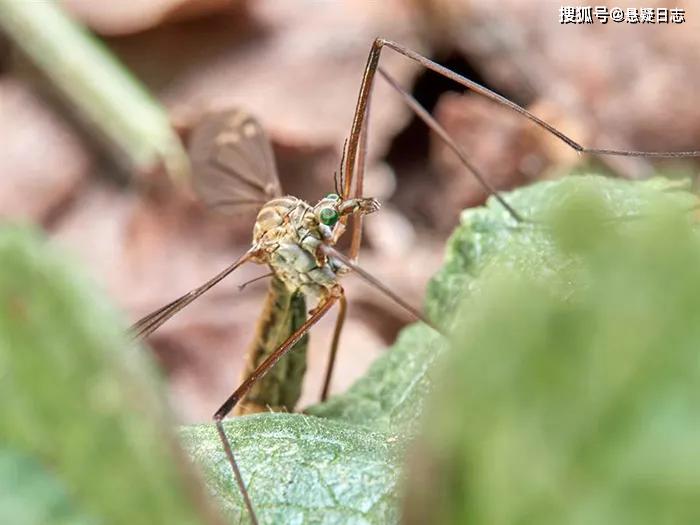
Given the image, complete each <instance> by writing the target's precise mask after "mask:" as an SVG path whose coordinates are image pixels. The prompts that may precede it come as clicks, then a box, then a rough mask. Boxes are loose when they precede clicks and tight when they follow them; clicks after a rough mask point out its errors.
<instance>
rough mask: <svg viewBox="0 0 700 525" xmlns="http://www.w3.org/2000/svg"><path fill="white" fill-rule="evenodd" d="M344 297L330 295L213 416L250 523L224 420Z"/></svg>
mask: <svg viewBox="0 0 700 525" xmlns="http://www.w3.org/2000/svg"><path fill="white" fill-rule="evenodd" d="M342 296H343V290H342V288H340V286H338V289H337V290H336V291H335V293H334V294H333V295H330V296H329V297H328V298H327V299H326V300H325V301H324V302H323V303H321V304H319V306H318V307H317V308H316V309H315V310H314V311H313V312H312V313H311V315H310V316H309V318H308V319H307V320H306V322H305V323H304V324H303V325H301V326H300V327H299V328H298V329H297V330H296V331H295V332H294V333H293V334H292V335H290V336H289V337H288V338H287V339H286V340H285V341H284V342H283V343H282V344H281V345H280V346H279V347H277V349H276V350H275V351H274V352H272V354H270V356H269V357H268V358H267V359H265V361H263V362H262V363H260V365H259V366H258V367H257V368H256V369H255V371H253V373H252V374H250V376H248V378H247V379H246V380H245V381H243V383H241V385H240V386H239V387H238V388H236V390H235V391H234V392H233V394H231V395H230V396H229V398H228V399H227V400H226V401H224V403H223V404H222V405H221V407H220V408H219V409H218V410H217V411H216V413H215V414H214V417H213V419H214V423H215V425H216V430H217V432H218V434H219V438H220V439H221V443H222V445H223V447H224V452H225V453H226V457H227V459H228V461H229V464H230V465H231V469H232V470H233V475H234V477H235V478H236V484H237V485H238V488H239V490H240V492H241V495H242V496H243V501H244V503H245V506H246V507H247V509H248V512H249V513H250V519H251V521H252V523H254V524H255V525H257V523H258V520H257V517H256V514H255V510H254V509H253V504H252V502H251V501H250V496H249V494H248V490H247V489H246V486H245V483H244V481H243V477H242V476H241V471H240V469H239V468H238V463H237V462H236V459H235V457H234V455H233V448H232V447H231V442H230V441H229V439H228V437H227V436H226V432H225V431H224V426H223V424H222V421H223V419H224V418H225V417H226V416H227V415H228V414H229V413H230V412H231V410H233V408H234V407H235V406H236V403H238V402H239V401H240V400H241V399H242V398H243V397H245V395H246V394H247V393H248V391H249V390H250V389H251V388H252V386H253V385H254V384H255V383H256V381H258V380H259V379H260V378H261V377H263V376H264V375H265V374H267V372H269V371H270V369H271V368H272V367H273V366H275V364H276V363H277V361H279V360H280V359H281V358H282V357H284V356H285V354H286V353H287V352H289V350H290V349H292V348H293V347H294V345H295V344H296V342H297V341H299V339H301V338H302V337H303V336H304V334H306V332H308V331H309V329H310V328H311V327H312V326H313V325H315V324H316V323H317V322H318V321H319V319H321V318H322V317H323V316H324V315H325V314H326V313H327V312H328V310H330V308H331V306H333V304H334V303H335V302H336V301H337V300H338V299H339V298H340V297H342Z"/></svg>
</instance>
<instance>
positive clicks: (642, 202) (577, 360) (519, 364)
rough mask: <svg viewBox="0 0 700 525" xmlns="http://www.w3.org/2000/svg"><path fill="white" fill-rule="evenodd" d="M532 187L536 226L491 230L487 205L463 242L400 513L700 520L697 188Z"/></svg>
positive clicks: (407, 516)
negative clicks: (457, 292)
mask: <svg viewBox="0 0 700 525" xmlns="http://www.w3.org/2000/svg"><path fill="white" fill-rule="evenodd" d="M528 193H529V194H530V195H533V196H536V199H539V200H541V202H543V203H546V202H547V201H549V204H546V205H545V206H544V207H543V208H541V210H542V211H545V212H546V213H544V215H543V218H544V221H543V223H541V224H540V225H538V226H537V227H535V228H533V229H531V230H530V231H528V232H517V233H509V234H503V233H495V232H496V230H498V229H499V228H500V230H501V231H504V226H506V223H505V222H504V221H503V220H502V219H501V218H499V215H500V213H499V212H498V210H495V209H492V210H479V211H474V212H466V213H465V215H464V217H463V226H462V228H461V229H460V230H459V231H458V232H457V233H456V234H455V236H454V237H453V243H452V245H451V251H450V253H451V258H452V261H451V263H452V264H453V265H454V266H461V267H467V268H470V269H472V270H473V271H472V274H471V275H470V279H471V281H469V280H468V279H467V280H466V282H467V283H468V284H471V286H470V298H469V299H468V300H467V301H466V304H464V306H463V308H462V309H461V310H460V314H459V324H458V326H459V328H458V331H457V334H456V336H455V339H454V344H453V345H452V346H453V348H452V349H451V351H450V352H448V353H447V354H446V359H445V362H444V363H442V364H441V366H440V367H439V372H438V371H436V372H435V373H436V376H437V377H439V381H437V382H436V392H435V396H434V398H433V399H432V401H431V403H430V405H429V408H428V409H427V410H426V417H425V426H424V431H423V433H422V435H421V438H420V440H419V444H418V445H417V446H416V448H415V449H414V451H413V454H411V457H412V458H414V461H413V466H412V469H411V472H410V475H409V479H410V480H411V482H410V484H409V487H410V489H409V494H408V496H407V497H406V500H405V501H406V502H405V512H404V520H403V521H404V522H405V523H445V524H449V523H474V524H479V523H488V524H495V525H498V524H506V523H508V524H511V523H538V524H547V523H551V524H555V523H556V524H559V523H568V524H599V523H616V524H627V523H629V524H632V523H634V524H635V525H638V524H643V523H650V524H651V523H653V524H659V523H669V524H671V523H697V522H698V521H700V505H699V504H698V503H697V494H699V493H700V449H699V448H698V446H697V444H698V443H699V442H700V418H698V416H697V414H696V412H697V406H698V404H699V403H700V390H698V388H697V386H698V383H699V382H700V359H699V358H698V341H700V273H699V272H698V271H697V269H698V267H700V239H699V238H698V235H697V232H696V231H695V227H694V225H693V224H692V216H691V214H690V213H688V210H689V209H690V207H692V206H694V205H696V199H695V198H694V197H693V196H692V195H690V194H688V193H685V192H683V191H678V190H677V189H676V188H673V187H669V186H666V187H664V183H662V182H660V181H652V182H651V183H647V184H631V183H623V182H617V181H607V180H596V179H578V178H571V179H567V180H566V181H562V182H560V183H551V184H548V185H537V186H535V187H532V188H529V189H526V190H524V191H523V192H518V195H519V196H520V197H522V198H526V196H527V194H528ZM514 197H517V196H514ZM530 202H534V200H530ZM532 211H536V210H532ZM538 215H539V214H538ZM499 223H500V227H499V226H498V224H499ZM486 229H490V231H491V232H493V234H492V235H487V234H484V233H482V232H483V231H484V230H486ZM533 252H536V253H533ZM475 254H476V255H475ZM543 254H544V255H543ZM477 276H478V277H477ZM450 279H451V276H450V275H449V273H448V272H443V273H442V274H441V276H440V277H439V278H438V279H437V280H436V283H435V286H436V287H437V288H436V289H435V288H434V291H436V292H437V293H439V294H443V295H444V294H445V293H448V292H447V291H446V289H447V287H448V286H451V285H452V284H453V283H454V281H452V280H450Z"/></svg>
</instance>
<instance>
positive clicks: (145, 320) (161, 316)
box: [129, 250, 255, 339]
mask: <svg viewBox="0 0 700 525" xmlns="http://www.w3.org/2000/svg"><path fill="white" fill-rule="evenodd" d="M254 256H255V252H254V251H252V250H249V251H247V252H246V253H244V254H243V255H242V256H241V257H239V258H238V259H237V260H236V261H234V262H233V263H232V264H231V265H229V266H228V267H226V268H224V269H223V270H222V271H221V272H219V273H218V274H216V275H215V276H214V277H212V278H211V279H209V280H208V281H207V282H206V283H204V284H203V285H201V286H199V287H197V288H195V289H194V290H191V291H189V292H187V293H186V294H185V295H183V296H181V297H179V298H178V299H175V300H174V301H172V302H171V303H168V304H166V305H165V306H162V307H160V308H158V309H157V310H155V311H153V312H151V313H150V314H148V315H146V316H144V317H142V318H141V319H139V320H138V321H136V322H135V323H134V324H133V325H131V328H130V329H129V331H130V332H131V333H132V334H133V336H134V338H137V339H139V338H144V337H147V336H148V335H150V334H151V333H153V332H155V331H156V330H157V329H158V328H159V327H160V326H161V325H162V324H163V323H165V322H166V321H167V320H168V319H170V318H171V317H172V316H173V315H175V314H176V313H177V312H179V311H180V310H182V309H183V308H184V307H185V306H187V305H188V304H190V303H191V302H192V301H194V300H195V299H197V298H198V297H199V296H200V295H202V294H203V293H204V292H206V291H208V290H209V289H210V288H212V287H213V286H214V285H216V284H218V283H219V282H220V281H222V280H223V279H224V278H226V277H227V276H228V275H229V274H230V273H231V272H233V271H234V270H236V269H237V268H239V267H240V266H241V265H243V263H245V262H247V261H249V260H250V259H251V258H253V257H254Z"/></svg>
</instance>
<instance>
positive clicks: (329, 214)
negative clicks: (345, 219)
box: [318, 208, 339, 226]
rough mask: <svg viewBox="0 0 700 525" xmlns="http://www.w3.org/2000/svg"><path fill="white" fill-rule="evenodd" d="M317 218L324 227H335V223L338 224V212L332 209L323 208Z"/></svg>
mask: <svg viewBox="0 0 700 525" xmlns="http://www.w3.org/2000/svg"><path fill="white" fill-rule="evenodd" d="M318 216H319V218H320V219H321V222H322V223H323V224H325V225H326V226H335V223H336V222H338V217H339V215H338V212H337V211H335V210H334V209H333V208H323V209H322V210H321V213H319V214H318Z"/></svg>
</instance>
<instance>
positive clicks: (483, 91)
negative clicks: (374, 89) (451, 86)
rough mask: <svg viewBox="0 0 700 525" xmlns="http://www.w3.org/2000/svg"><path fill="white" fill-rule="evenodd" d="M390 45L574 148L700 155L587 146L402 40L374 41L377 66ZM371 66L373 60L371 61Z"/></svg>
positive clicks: (617, 153) (605, 152) (685, 153)
mask: <svg viewBox="0 0 700 525" xmlns="http://www.w3.org/2000/svg"><path fill="white" fill-rule="evenodd" d="M383 46H386V47H388V48H390V49H393V50H394V51H396V52H397V53H399V54H401V55H403V56H405V57H407V58H410V59H411V60H413V61H415V62H418V63H419V64H420V65H422V66H423V67H425V68H427V69H430V70H431V71H434V72H435V73H438V74H440V75H442V76H444V77H446V78H449V79H450V80H453V81H455V82H457V83H458V84H461V85H462V86H464V87H465V88H467V89H468V90H470V91H473V92H474V93H478V94H479V95H481V96H483V97H485V98H487V99H489V100H491V101H493V102H495V103H497V104H500V105H502V106H505V107H507V108H509V109H511V110H513V111H515V112H516V113H519V114H520V115H522V116H523V117H525V118H527V119H528V120H530V121H532V122H534V123H535V124H537V125H538V126H539V127H541V128H543V129H545V130H547V131H548V132H549V133H551V134H552V135H554V136H555V137H557V138H558V139H559V140H561V141H562V142H564V143H565V144H567V145H568V146H569V147H571V148H572V149H574V150H575V151H577V152H579V153H590V154H594V155H615V156H619V157H657V158H689V157H700V150H694V151H630V150H615V149H604V148H603V149H599V148H589V147H586V146H583V145H581V144H579V143H578V142H576V141H575V140H574V139H572V138H571V137H569V136H568V135H566V134H565V133H563V132H562V131H560V130H558V129H557V128H555V127H554V126H552V125H551V124H549V123H547V122H545V121H544V120H542V119H540V118H539V117H537V116H536V115H534V114H533V113H530V112H529V111H528V110H526V109H525V108H523V107H522V106H519V105H518V104H516V103H515V102H511V101H510V100H508V99H507V98H505V97H503V96H501V95H499V94H498V93H496V92H494V91H492V90H490V89H488V88H486V87H484V86H482V85H481V84H478V83H476V82H474V81H473V80H469V79H468V78H466V77H464V76H462V75H459V74H457V73H455V72H454V71H452V70H450V69H448V68H446V67H445V66H441V65H440V64H438V63H437V62H433V61H432V60H430V59H429V58H426V57H424V56H423V55H421V54H420V53H416V52H415V51H413V50H411V49H409V48H407V47H405V46H402V45H401V44H398V43H396V42H392V41H391V40H385V39H383V38H378V39H376V40H375V41H374V43H373V44H372V49H371V51H370V56H374V55H376V56H377V58H376V59H374V60H373V62H372V64H373V66H374V68H376V67H377V64H378V61H379V50H380V49H381V48H382V47H383ZM368 67H369V63H368Z"/></svg>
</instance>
